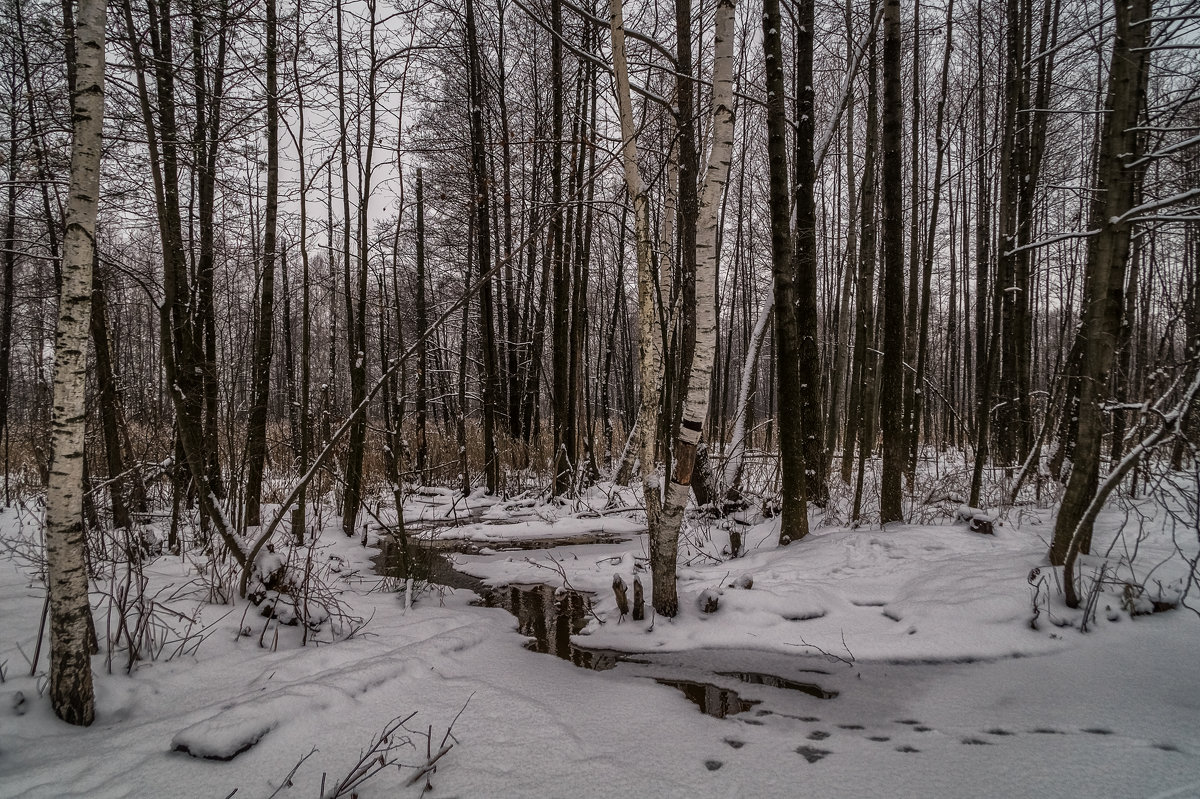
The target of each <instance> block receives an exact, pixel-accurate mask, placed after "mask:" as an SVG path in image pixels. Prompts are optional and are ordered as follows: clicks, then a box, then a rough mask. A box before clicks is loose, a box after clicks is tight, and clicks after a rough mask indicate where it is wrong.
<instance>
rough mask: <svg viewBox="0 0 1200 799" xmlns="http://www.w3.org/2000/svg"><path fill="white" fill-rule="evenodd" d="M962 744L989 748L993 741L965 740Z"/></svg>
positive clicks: (980, 739)
mask: <svg viewBox="0 0 1200 799" xmlns="http://www.w3.org/2000/svg"><path fill="white" fill-rule="evenodd" d="M962 742H963V743H964V744H966V745H967V746H987V745H989V744H990V743H991V741H985V740H983V739H982V738H963V739H962Z"/></svg>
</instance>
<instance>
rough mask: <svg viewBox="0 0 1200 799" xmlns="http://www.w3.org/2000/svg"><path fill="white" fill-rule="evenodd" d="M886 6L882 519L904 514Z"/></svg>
mask: <svg viewBox="0 0 1200 799" xmlns="http://www.w3.org/2000/svg"><path fill="white" fill-rule="evenodd" d="M883 8H884V11H883V280H882V283H883V324H882V338H883V342H882V343H883V367H882V370H881V375H880V392H879V402H880V409H879V410H880V420H879V421H880V426H881V427H882V429H883V478H882V488H881V491H880V498H879V520H880V523H882V524H887V523H888V522H894V521H900V520H902V519H903V517H904V509H903V506H902V497H901V476H902V474H903V472H904V461H905V455H904V453H905V446H904V443H905V440H906V436H905V435H904V427H903V403H904V396H903V395H904V379H903V375H902V371H903V369H904V250H903V248H904V197H903V194H902V192H903V188H904V184H903V178H902V176H901V154H900V148H901V146H902V142H903V138H904V136H903V132H902V120H903V115H904V102H903V99H902V98H901V96H900V90H901V86H900V77H901V62H900V46H901V35H900V33H901V32H900V0H884V7H883Z"/></svg>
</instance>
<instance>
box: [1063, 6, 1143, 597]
mask: <svg viewBox="0 0 1200 799" xmlns="http://www.w3.org/2000/svg"><path fill="white" fill-rule="evenodd" d="M1150 11H1151V0H1131V2H1130V3H1128V4H1122V3H1117V4H1116V5H1115V8H1114V13H1115V16H1116V23H1115V24H1116V33H1115V36H1116V40H1115V43H1114V45H1113V52H1112V62H1111V66H1110V69H1109V78H1108V92H1107V97H1106V99H1105V104H1104V107H1105V111H1106V112H1107V113H1106V114H1105V120H1104V126H1103V132H1102V137H1101V141H1100V154H1099V159H1098V161H1097V164H1096V181H1095V189H1094V192H1093V195H1092V196H1093V198H1094V199H1093V201H1092V208H1091V220H1090V223H1089V229H1091V230H1096V231H1098V233H1097V234H1096V235H1094V236H1092V237H1091V239H1090V240H1089V242H1088V250H1087V271H1086V273H1085V278H1084V306H1083V320H1082V322H1081V323H1080V326H1079V331H1078V333H1077V336H1078V337H1079V338H1080V339H1082V340H1083V341H1084V345H1083V346H1084V352H1085V357H1084V362H1083V370H1082V372H1081V380H1080V384H1079V432H1078V435H1077V437H1076V441H1075V451H1074V456H1073V461H1072V465H1071V476H1070V478H1069V479H1068V481H1067V488H1066V492H1065V493H1064V495H1063V502H1062V507H1061V508H1060V509H1059V513H1058V519H1057V521H1056V522H1055V525H1054V539H1053V541H1052V542H1051V545H1050V562H1051V563H1054V564H1055V565H1059V564H1062V563H1063V562H1064V560H1065V559H1066V557H1067V550H1068V547H1069V546H1070V544H1071V540H1072V537H1073V536H1076V535H1077V536H1078V537H1079V543H1078V546H1079V548H1080V551H1082V552H1087V551H1088V548H1089V547H1088V544H1089V542H1090V538H1091V529H1090V528H1091V524H1090V522H1089V523H1087V524H1085V526H1084V528H1083V529H1082V530H1081V531H1079V532H1078V533H1076V530H1075V528H1076V526H1077V525H1079V523H1080V521H1081V520H1084V512H1085V511H1086V509H1087V507H1088V505H1089V504H1090V503H1091V501H1092V499H1093V498H1094V497H1095V495H1096V485H1097V482H1098V480H1099V475H1100V450H1101V439H1102V437H1103V433H1104V429H1103V425H1104V420H1103V416H1102V411H1101V407H1100V406H1101V403H1102V402H1103V400H1104V396H1105V394H1106V392H1107V385H1108V372H1109V369H1111V368H1112V359H1113V352H1114V350H1115V345H1116V337H1117V333H1118V328H1119V326H1120V321H1121V311H1122V306H1123V291H1124V287H1125V268H1126V264H1127V261H1128V258H1129V243H1130V234H1131V232H1132V228H1133V223H1132V222H1130V221H1129V220H1128V219H1126V215H1127V212H1128V211H1129V210H1130V209H1131V208H1132V207H1133V204H1134V197H1135V194H1136V190H1137V185H1138V178H1139V175H1140V174H1141V171H1142V169H1143V168H1144V167H1142V166H1139V165H1138V162H1139V160H1140V159H1139V155H1140V154H1141V152H1142V145H1143V136H1142V135H1140V134H1139V132H1138V131H1137V130H1136V126H1137V124H1138V120H1139V118H1140V116H1141V113H1142V110H1143V109H1144V107H1145V103H1146V82H1147V74H1148V72H1149V63H1150V50H1149V49H1148V47H1147V44H1148V42H1149V40H1150V22H1149V17H1150ZM1066 579H1067V580H1071V579H1073V576H1072V575H1069V574H1068V575H1066Z"/></svg>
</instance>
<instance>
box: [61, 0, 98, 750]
mask: <svg viewBox="0 0 1200 799" xmlns="http://www.w3.org/2000/svg"><path fill="white" fill-rule="evenodd" d="M105 14H106V7H105V3H104V2H103V0H80V3H79V6H78V10H77V12H76V17H75V36H76V45H75V70H74V71H75V80H74V84H73V85H72V87H71V111H72V119H73V120H74V138H73V141H72V145H71V194H70V200H69V202H68V204H67V217H66V229H65V232H64V234H63V266H62V276H63V279H62V291H61V293H60V296H59V303H58V332H57V335H56V336H55V341H54V417H53V423H52V439H51V441H52V455H51V466H50V482H49V485H48V486H47V487H46V560H47V564H48V575H47V579H48V581H49V585H50V702H51V704H52V705H53V707H54V712H55V714H56V715H58V717H59V718H61V719H62V720H63V721H66V722H67V723H69V724H76V725H82V726H87V725H89V724H91V723H92V721H93V719H94V718H95V699H94V695H93V690H92V665H91V657H90V656H91V646H90V641H89V638H88V634H89V630H90V628H91V612H92V611H91V605H90V604H89V602H88V580H87V570H86V566H85V563H84V528H83V439H84V386H85V383H86V380H87V341H88V327H89V322H90V314H91V302H92V261H93V256H94V251H95V246H96V239H95V237H96V211H97V207H98V205H99V198H100V149H101V142H102V139H103V128H104V29H105Z"/></svg>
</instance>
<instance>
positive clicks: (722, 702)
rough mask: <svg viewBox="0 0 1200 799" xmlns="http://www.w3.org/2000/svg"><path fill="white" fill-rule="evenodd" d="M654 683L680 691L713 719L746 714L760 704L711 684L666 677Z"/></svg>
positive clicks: (655, 679)
mask: <svg viewBox="0 0 1200 799" xmlns="http://www.w3.org/2000/svg"><path fill="white" fill-rule="evenodd" d="M654 681H655V682H656V683H658V684H659V685H669V686H671V687H672V688H676V689H678V690H679V691H681V692H682V693H683V695H684V696H685V697H687V699H688V701H689V702H691V703H692V704H694V705H696V706H697V707H699V708H700V712H702V713H704V714H706V715H709V716H712V717H713V718H718V719H723V718H725V717H726V716H732V715H734V714H736V713H744V712H745V711H747V710H749V709H750V708H752V707H754V706H755V705H757V704H758V702H757V701H755V700H753V699H742V698H741V697H740V696H738V692H737V691H734V690H732V689H730V688H722V687H721V686H719V685H713V684H712V683H709V682H696V681H694V680H671V679H667V678H664V677H655V678H654Z"/></svg>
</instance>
